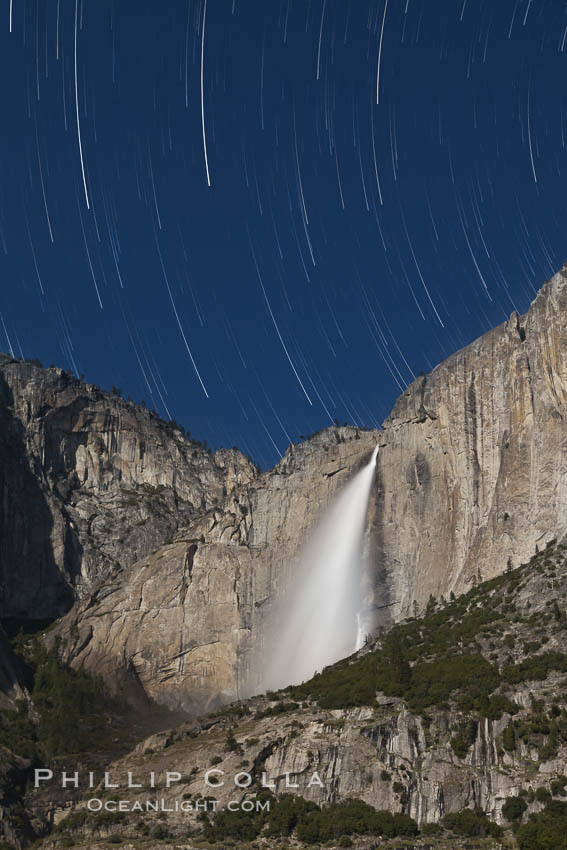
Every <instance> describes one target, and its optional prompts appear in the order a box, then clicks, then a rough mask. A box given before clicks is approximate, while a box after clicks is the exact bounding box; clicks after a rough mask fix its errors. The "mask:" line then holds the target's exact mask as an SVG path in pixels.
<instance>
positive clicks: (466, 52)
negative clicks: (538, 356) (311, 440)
mask: <svg viewBox="0 0 567 850" xmlns="http://www.w3.org/2000/svg"><path fill="white" fill-rule="evenodd" d="M0 15H1V18H0V63H1V66H2V67H1V70H2V73H1V78H0V79H1V80H2V83H1V93H2V94H1V96H2V132H1V134H0V281H1V283H0V314H1V316H2V322H1V323H0V349H3V350H7V351H9V350H10V347H11V349H12V350H13V352H14V354H16V355H17V356H21V355H22V354H23V356H25V357H29V358H36V357H38V358H40V359H41V360H42V361H43V363H44V364H45V365H49V364H51V363H54V364H56V365H61V366H63V367H64V368H68V369H72V370H73V371H75V372H76V373H77V374H82V375H84V376H85V377H86V378H87V379H88V380H89V381H91V382H93V383H98V384H100V385H101V386H103V387H106V388H109V387H110V386H111V385H115V386H118V387H120V388H121V389H122V390H123V392H124V395H126V396H127V395H130V396H132V397H133V398H134V399H135V400H137V401H140V400H141V399H145V401H146V403H147V404H148V405H149V406H151V407H154V408H155V409H156V410H157V411H158V412H159V413H160V414H161V415H162V416H164V418H166V419H169V418H170V417H173V418H175V419H176V420H177V421H178V422H180V423H182V424H183V425H185V427H186V428H188V429H189V430H190V431H191V433H192V434H193V435H194V436H196V437H198V438H200V439H207V441H208V442H209V444H211V445H213V446H218V445H229V446H231V445H233V444H238V445H239V446H240V447H241V448H242V449H243V450H244V451H245V452H247V453H250V454H251V455H252V456H253V457H254V458H255V460H256V461H257V462H259V463H260V464H262V465H264V466H267V465H271V464H272V463H274V462H275V461H276V460H277V459H278V457H279V454H280V453H281V452H283V451H284V450H285V448H286V446H287V445H288V443H289V442H290V440H296V439H297V438H298V437H299V435H301V434H303V435H307V434H309V433H311V432H312V431H315V430H317V429H319V428H321V427H324V426H325V425H327V424H330V423H331V421H332V419H333V418H335V417H337V418H338V419H339V420H340V421H341V422H343V421H345V420H348V421H349V422H352V423H357V424H366V425H368V426H375V425H377V424H378V423H380V422H381V421H382V420H383V419H384V417H385V416H386V415H387V413H388V412H389V410H390V408H391V406H392V404H393V401H394V399H395V397H396V396H397V395H398V394H399V392H400V390H401V389H403V388H404V387H405V386H406V385H407V384H408V383H409V382H410V381H411V380H412V379H413V376H414V375H416V374H417V373H418V372H420V371H427V370H429V369H430V368H432V367H433V366H434V365H435V364H436V363H437V362H438V361H439V360H440V359H442V358H443V357H445V356H446V355H448V354H450V353H451V352H453V351H454V350H455V349H457V348H459V347H461V346H462V345H464V344H466V343H468V342H470V341H471V340H472V339H474V338H475V337H476V336H478V335H480V334H481V333H483V332H484V331H485V330H487V329H488V328H490V327H491V326H493V325H495V324H498V323H500V322H501V321H503V320H504V319H505V318H507V317H508V315H509V314H510V312H511V311H512V310H513V309H514V308H516V309H518V310H519V311H520V312H523V311H525V310H526V309H527V307H528V305H529V303H530V301H531V300H532V298H533V297H534V295H535V292H536V290H537V289H538V288H539V286H540V285H541V284H542V283H543V281H544V280H545V279H546V278H547V277H549V276H550V275H551V274H552V273H553V271H554V270H556V269H557V268H558V267H559V266H560V265H561V264H562V263H563V261H564V260H565V258H566V257H567V205H566V200H565V199H566V197H567V191H566V189H567V179H566V178H567V153H566V149H565V135H567V127H566V126H565V125H566V123H567V86H566V80H567V45H566V38H567V15H566V14H565V4H564V3H562V2H558V1H557V0H555V1H554V2H551V0H547V2H546V0H533V2H532V0H498V2H497V3H495V2H494V0H490V2H480V0H464V2H463V0H450V1H447V2H446V0H435V2H434V3H431V2H430V0H388V2H387V3H386V4H385V2H384V0H378V2H363V0H352V2H347V0H281V2H280V0H269V2H267V0H234V2H233V0H206V6H205V5H204V2H203V0H195V1H194V0H191V2H177V0H167V2H157V0H154V2H148V0H137V2H132V0H120V2H118V0H115V2H106V0H97V1H96V2H90V3H89V2H84V0H83V2H82V1H81V0H78V2H77V3H75V0H25V2H24V0H12V2H10V0H2V5H1V7H0ZM203 21H204V24H205V26H204V33H203ZM10 28H11V31H10ZM203 35H204V38H203ZM75 48H76V53H75ZM202 57H203V61H202ZM75 59H76V74H75ZM378 78H379V79H378ZM201 79H202V94H201ZM378 82H379V92H378V94H379V96H378V97H377V83H378ZM377 101H378V102H377ZM203 118H204V120H203ZM207 168H208V174H207ZM209 181H210V185H209Z"/></svg>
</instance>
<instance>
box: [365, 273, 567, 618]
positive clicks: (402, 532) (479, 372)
mask: <svg viewBox="0 0 567 850" xmlns="http://www.w3.org/2000/svg"><path fill="white" fill-rule="evenodd" d="M566 402H567V266H566V267H564V268H563V269H562V271H561V272H559V273H558V274H556V275H555V276H554V277H553V278H552V279H551V280H550V281H548V282H547V283H546V284H545V285H544V287H543V288H542V289H541V291H540V292H539V294H538V296H537V298H536V299H535V301H534V302H533V304H532V305H531V307H530V309H529V311H528V313H527V314H526V315H525V316H523V317H521V318H520V317H519V316H518V315H517V314H516V313H513V314H512V316H511V318H510V320H509V321H508V322H506V323H504V324H502V325H500V326H499V327H497V328H495V329H494V330H493V331H490V332H489V333H487V334H485V335H484V336H482V337H481V338H480V339H478V340H477V341H476V342H474V343H472V345H469V346H467V348H464V349H462V351H459V352H457V353H456V354H454V355H453V356H452V357H449V358H448V359H447V360H445V361H443V363H441V364H440V365H439V366H437V367H436V368H435V369H434V370H433V371H432V372H431V373H430V374H428V375H426V376H423V377H420V378H418V379H417V381H415V382H414V383H413V384H412V385H411V387H409V389H408V390H407V391H406V392H405V393H404V394H403V395H402V396H401V398H399V399H398V401H397V403H396V406H395V408H394V410H393V412H392V414H391V415H390V416H389V418H388V419H387V420H386V422H385V423H384V435H383V440H382V441H383V443H384V447H383V449H382V450H381V451H380V454H379V458H378V470H379V474H378V486H377V490H376V498H375V502H374V506H375V511H374V516H373V520H372V524H373V531H374V534H375V541H376V552H377V553H378V560H379V568H380V570H381V571H382V581H385V583H386V585H387V587H388V589H389V592H390V593H391V595H392V598H393V599H395V600H396V602H397V605H396V608H395V617H396V618H397V619H400V618H401V617H404V616H408V615H409V614H411V613H413V603H414V601H415V602H416V603H417V605H418V607H419V608H420V609H421V610H423V607H424V605H425V603H426V602H427V600H428V598H429V596H430V595H431V594H433V596H435V597H440V596H441V595H445V596H447V594H449V593H450V592H451V591H453V592H455V593H460V592H462V591H463V590H465V589H467V588H468V587H470V586H471V584H472V583H473V582H475V581H478V580H479V579H482V578H489V577H490V576H493V575H496V574H498V573H500V572H502V570H503V569H504V568H505V566H506V564H507V562H508V559H510V558H511V559H512V561H513V563H514V564H519V563H522V562H524V561H526V560H527V559H528V558H529V557H530V556H531V555H532V553H533V552H534V550H535V547H536V545H539V546H540V547H541V546H542V544H544V543H545V542H546V541H547V540H549V539H551V538H552V537H563V535H564V534H565V532H566V531H567V426H566V418H567V404H566Z"/></svg>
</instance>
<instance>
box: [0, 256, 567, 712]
mask: <svg viewBox="0 0 567 850" xmlns="http://www.w3.org/2000/svg"><path fill="white" fill-rule="evenodd" d="M566 336H567V269H563V270H562V271H561V272H559V273H558V274H557V275H555V276H554V277H553V278H552V279H551V280H550V281H548V282H547V283H546V284H545V285H544V287H543V288H542V289H541V291H540V292H539V294H538V296H537V298H536V299H535V301H534V302H533V304H532V306H531V307H530V310H529V311H528V313H527V314H526V315H525V316H523V317H521V318H520V317H519V316H517V315H516V314H513V315H512V317H511V318H510V320H509V321H508V322H505V323H504V324H502V325H500V326H499V327H497V328H496V329H494V330H493V331H490V332H489V333H487V334H485V335H484V336H483V337H481V338H480V339H479V340H477V341H476V342H474V343H472V344H471V345H469V346H467V347H466V348H464V349H462V350H461V351H459V352H457V353H456V354H454V355H453V356H452V357H450V358H449V359H447V360H446V361H444V362H443V363H441V364H440V365H439V366H438V367H436V368H435V369H434V370H433V371H432V372H431V373H430V374H428V375H426V376H422V377H419V378H418V379H417V380H416V381H415V382H414V383H413V384H412V385H411V386H410V387H409V388H408V390H407V391H406V392H405V393H404V394H403V395H402V396H401V398H400V399H399V400H398V401H397V403H396V406H395V408H394V410H393V412H392V414H391V415H390V416H389V417H388V419H387V420H386V422H385V423H384V429H383V430H382V431H373V432H370V431H361V430H359V429H356V428H330V429H327V430H325V431H323V432H321V433H320V434H318V435H316V436H315V437H313V438H311V439H310V440H308V441H307V442H305V443H303V444H300V445H295V446H290V448H289V449H288V450H287V452H286V454H285V455H284V457H283V458H282V460H281V461H280V463H279V464H278V465H277V466H276V467H274V469H272V470H270V471H269V472H266V473H263V474H258V473H257V471H256V470H255V469H254V468H253V466H252V465H251V464H250V463H249V462H248V461H246V459H245V458H243V457H242V455H240V454H239V453H237V452H227V451H222V452H217V453H216V454H215V455H214V457H210V456H209V455H208V454H207V453H206V452H205V451H203V450H202V449H200V448H199V447H198V446H195V445H194V444H191V443H188V442H187V441H186V440H185V439H184V438H183V436H182V435H181V434H180V433H179V432H176V431H175V430H173V429H168V428H166V426H165V425H164V424H163V423H160V422H159V421H158V420H157V419H156V418H155V417H152V415H151V414H149V413H148V412H147V411H145V410H144V409H141V408H139V407H136V406H134V405H131V404H127V403H126V402H123V401H122V400H120V399H119V398H117V397H116V396H109V395H106V394H103V393H101V392H100V391H99V390H96V389H95V388H93V387H89V385H85V384H83V383H81V382H78V381H75V380H74V379H71V378H69V377H68V376H67V375H65V374H64V373H62V372H61V371H60V370H54V369H50V370H41V369H39V368H37V367H35V366H33V365H30V364H27V363H18V362H15V361H13V360H11V359H10V358H4V359H3V360H2V361H1V362H0V374H1V376H2V382H1V383H0V391H1V392H2V394H3V395H2V404H1V405H0V416H2V429H1V430H0V439H1V440H2V445H1V446H0V451H1V452H2V456H3V457H6V463H5V464H3V465H2V466H0V492H2V493H3V508H2V512H1V515H0V523H1V526H0V529H1V536H0V541H1V542H0V546H1V549H0V554H1V565H2V570H1V573H2V587H3V596H2V599H3V602H2V605H3V610H4V612H5V615H6V616H13V617H17V616H23V615H25V616H28V617H30V616H33V617H42V616H45V617H53V616H56V615H58V614H61V613H63V612H64V611H65V610H68V608H69V606H70V604H71V602H72V601H73V599H76V600H77V601H76V602H75V605H74V607H73V609H72V610H71V611H70V613H68V614H67V616H66V617H65V618H64V619H63V620H62V621H61V623H60V625H59V626H58V628H57V630H56V631H55V632H54V634H57V633H58V634H60V635H61V636H62V637H63V638H64V640H65V642H66V645H67V647H66V657H67V659H68V660H69V661H71V663H73V664H75V665H80V664H83V663H84V664H85V665H86V666H87V668H89V669H92V670H96V671H99V672H103V673H105V674H106V675H107V676H108V678H109V680H110V681H114V682H115V683H116V682H118V681H119V678H117V676H116V673H117V671H122V674H123V675H128V676H130V678H133V679H135V680H136V681H137V682H138V683H139V684H141V685H142V687H143V689H144V690H145V691H146V692H147V693H148V694H150V695H151V696H152V697H154V698H155V699H158V700H160V701H162V702H165V703H167V704H168V705H170V706H172V707H181V708H186V709H189V710H192V711H193V710H196V709H203V708H206V707H210V706H211V705H214V704H216V703H217V702H220V701H224V700H227V699H232V698H238V697H241V696H244V695H246V694H247V693H249V692H251V691H253V690H254V688H255V687H258V685H259V683H258V680H257V679H256V678H255V669H256V663H255V660H256V658H257V654H258V653H261V652H262V643H263V635H264V634H265V624H266V623H267V622H268V621H269V618H270V606H271V603H272V600H273V599H274V596H275V595H276V594H277V592H278V589H279V588H280V587H281V586H282V583H283V582H284V581H285V580H286V579H287V578H288V577H289V576H290V575H294V573H293V571H294V568H295V564H296V560H297V557H296V556H297V553H298V551H299V550H300V548H301V546H302V544H303V543H304V542H305V540H306V539H307V537H308V535H309V533H310V531H311V529H312V528H313V527H314V525H315V523H316V522H317V519H318V517H319V516H320V515H321V513H322V512H323V511H324V510H325V507H326V506H327V505H328V503H329V501H330V500H331V499H332V497H333V495H334V494H335V493H336V492H337V491H338V490H339V488H340V487H342V486H343V484H344V483H345V482H346V481H347V480H349V478H350V477H351V476H352V475H353V474H354V473H355V472H356V471H357V470H358V469H359V468H360V466H361V465H362V464H364V463H366V462H367V460H368V459H369V457H370V454H371V452H372V450H373V448H374V446H375V445H376V443H377V442H378V443H379V445H380V452H379V455H378V461H377V470H378V471H377V475H376V480H375V485H374V489H373V493H372V497H371V504H370V508H369V514H368V535H367V551H368V554H369V559H370V564H371V574H372V579H373V594H372V599H371V600H370V602H371V604H372V605H373V606H374V608H375V609H376V621H377V623H379V624H381V625H388V623H391V622H393V621H395V620H400V619H403V618H404V617H407V616H409V615H412V614H414V613H416V612H418V611H423V609H424V607H425V605H426V603H427V601H428V599H429V597H430V595H434V596H435V597H440V596H442V595H443V596H445V597H447V596H448V595H449V594H450V593H451V592H454V593H455V594H459V593H460V592H462V591H465V590H467V589H468V588H469V587H470V586H471V585H472V584H474V583H475V582H477V581H479V580H482V579H486V578H489V577H490V576H493V575H496V574H498V573H501V572H503V571H504V570H505V569H506V566H507V564H508V562H509V559H511V560H512V563H513V564H514V565H517V564H519V563H521V562H523V561H526V560H527V559H528V558H529V556H530V555H531V554H532V553H533V551H534V550H535V547H536V545H539V546H540V547H541V546H542V545H543V544H545V543H546V542H547V540H549V539H551V538H552V537H560V538H563V536H564V535H565V532H566V530H567V451H566V447H567V429H566V425H565V416H566V403H565V402H566V397H567V339H566ZM34 500H35V501H34ZM32 502H33V503H34V504H36V503H37V508H36V512H35V514H34V518H33V519H32V518H31V516H30V514H29V511H28V510H27V509H26V507H25V506H26V505H30V504H31V503H32ZM22 576H23V577H24V581H21V577H22ZM294 580H297V581H300V580H301V577H300V576H294Z"/></svg>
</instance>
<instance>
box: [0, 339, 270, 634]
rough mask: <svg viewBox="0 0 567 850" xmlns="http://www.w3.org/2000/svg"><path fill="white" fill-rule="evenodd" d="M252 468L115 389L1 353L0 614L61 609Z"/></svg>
mask: <svg viewBox="0 0 567 850" xmlns="http://www.w3.org/2000/svg"><path fill="white" fill-rule="evenodd" d="M255 474H256V470H255V468H254V466H253V465H252V463H251V462H250V461H248V460H247V459H246V458H245V457H244V456H243V455H241V454H240V452H238V451H226V450H223V451H221V452H217V453H216V454H215V455H214V456H211V455H210V454H209V453H208V452H207V451H205V450H204V449H203V448H202V446H201V445H200V443H194V442H192V441H190V440H188V439H186V438H185V437H184V436H183V434H182V433H181V432H180V431H179V430H178V429H177V427H176V426H175V427H174V426H173V425H172V426H168V425H167V424H166V423H164V422H162V421H161V420H159V419H158V418H157V417H156V416H155V415H154V414H152V413H151V412H149V411H148V410H146V409H145V408H143V407H139V406H137V405H134V404H132V403H129V402H126V401H123V400H122V399H121V398H120V397H119V396H118V395H117V394H114V395H113V394H108V393H103V392H102V391H101V390H99V389H98V388H97V387H94V386H92V385H90V384H85V383H84V382H82V381H79V380H77V379H75V378H74V377H73V375H71V374H70V373H67V372H63V371H62V370H61V369H55V368H50V369H42V368H41V367H40V365H39V364H37V363H35V362H21V361H17V360H14V359H13V358H10V357H6V356H3V355H2V356H0V497H1V501H0V504H1V506H2V507H1V510H0V616H1V617H2V618H3V619H12V620H18V619H21V620H30V619H35V620H41V619H45V620H51V619H53V618H54V617H55V616H58V615H60V614H62V613H64V612H65V611H66V610H68V609H69V608H70V607H71V605H72V603H73V600H74V599H75V598H77V597H79V596H81V595H82V594H84V593H85V592H86V591H87V590H88V589H89V588H90V587H91V586H92V585H93V583H94V582H96V581H97V580H99V579H100V578H104V577H105V576H107V575H108V574H109V573H110V572H111V571H112V569H114V568H116V567H117V566H118V565H119V566H120V567H122V568H124V567H127V566H129V565H130V564H133V563H134V562H135V561H136V560H138V559H139V558H141V557H144V556H145V555H147V554H149V553H150V552H154V551H155V550H156V549H157V548H158V547H159V546H160V545H162V544H164V543H166V542H168V541H170V540H172V539H173V536H174V534H175V532H176V531H177V529H178V528H179V527H180V526H183V525H185V524H186V523H187V521H188V520H190V519H191V517H193V516H195V515H196V514H197V513H200V512H202V511H203V510H207V509H208V508H210V507H211V506H212V505H214V504H215V503H217V502H220V501H221V500H222V499H223V497H224V496H225V495H226V494H227V493H228V492H230V491H231V490H233V489H234V487H236V486H238V485H240V484H244V483H247V482H248V481H250V480H252V479H253V478H254V476H255Z"/></svg>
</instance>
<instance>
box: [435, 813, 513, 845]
mask: <svg viewBox="0 0 567 850" xmlns="http://www.w3.org/2000/svg"><path fill="white" fill-rule="evenodd" d="M442 823H443V826H444V827H445V828H446V829H450V830H451V832H454V833H455V835H465V836H470V837H472V836H485V835H491V836H493V837H494V838H500V836H501V835H502V829H501V828H500V827H499V826H498V824H496V823H492V821H490V820H489V819H488V818H487V816H486V814H485V813H484V812H483V811H482V809H463V810H462V811H460V812H450V813H449V814H446V815H445V817H444V818H443V821H442Z"/></svg>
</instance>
